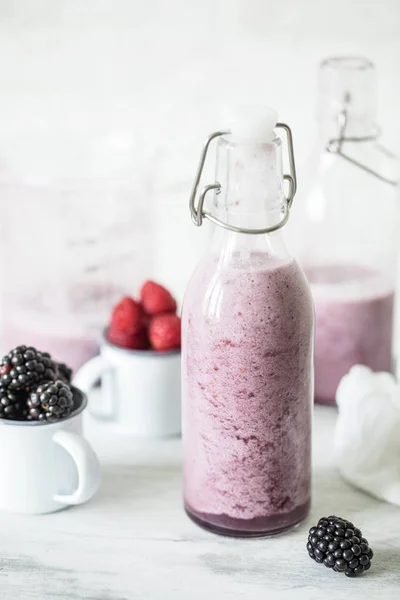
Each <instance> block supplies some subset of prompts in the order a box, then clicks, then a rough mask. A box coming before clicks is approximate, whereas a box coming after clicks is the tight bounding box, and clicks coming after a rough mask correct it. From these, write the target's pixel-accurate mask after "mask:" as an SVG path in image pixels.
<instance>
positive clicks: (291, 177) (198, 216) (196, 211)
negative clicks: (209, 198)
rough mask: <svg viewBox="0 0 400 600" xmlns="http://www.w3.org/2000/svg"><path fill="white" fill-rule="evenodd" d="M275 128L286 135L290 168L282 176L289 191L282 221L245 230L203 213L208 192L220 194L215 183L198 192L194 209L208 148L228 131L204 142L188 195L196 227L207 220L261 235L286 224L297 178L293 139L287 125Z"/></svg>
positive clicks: (232, 228)
mask: <svg viewBox="0 0 400 600" xmlns="http://www.w3.org/2000/svg"><path fill="white" fill-rule="evenodd" d="M276 128H281V129H283V130H284V131H285V133H286V137H287V144H288V154H289V168H290V173H289V174H288V173H286V174H284V176H283V179H284V180H285V181H287V182H288V183H289V191H288V195H287V196H286V197H285V204H284V209H283V217H282V219H281V220H280V221H279V222H278V223H277V224H276V225H273V226H271V227H265V228H264V229H246V228H243V227H235V226H234V225H230V224H229V223H225V222H224V221H221V220H220V219H218V218H217V217H214V215H212V214H211V213H210V212H208V211H205V210H204V209H203V207H204V200H205V197H206V195H207V194H208V192H210V191H211V190H215V191H216V193H217V194H219V193H220V191H221V184H220V183H218V182H217V181H216V182H215V183H211V184H209V185H206V186H205V187H204V188H203V189H202V191H201V192H200V195H199V201H198V204H197V207H196V196H197V190H198V187H199V183H200V179H201V175H202V173H203V168H204V163H205V162H206V157H207V152H208V149H209V147H210V144H211V142H212V141H213V140H214V139H215V138H217V137H220V136H222V135H229V134H230V133H231V132H230V131H216V132H215V133H212V134H211V135H209V136H208V138H207V139H206V141H205V142H204V146H203V150H202V152H201V155H200V162H199V166H198V168H197V172H196V176H195V179H194V183H193V188H192V192H191V194H190V202H189V207H190V213H191V215H192V221H193V223H194V224H195V225H196V226H197V227H200V226H201V225H202V224H203V219H208V220H209V221H212V222H213V223H215V224H216V225H220V226H221V227H223V228H224V229H229V230H230V231H235V232H236V233H249V234H258V233H260V234H261V233H272V232H273V231H277V230H278V229H280V228H281V227H283V226H284V225H285V224H286V223H287V221H288V218H289V210H290V208H291V206H292V203H293V199H294V196H295V194H296V190H297V178H296V166H295V162H294V150H293V138H292V132H291V130H290V127H289V125H286V124H285V123H277V124H276V126H275V129H276Z"/></svg>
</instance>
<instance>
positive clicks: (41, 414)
mask: <svg viewBox="0 0 400 600" xmlns="http://www.w3.org/2000/svg"><path fill="white" fill-rule="evenodd" d="M27 407H28V413H27V418H28V420H35V421H57V420H59V419H65V417H68V416H69V415H70V414H71V412H72V410H73V408H74V397H73V392H72V390H71V388H70V387H69V385H68V384H67V383H65V381H62V380H61V379H57V380H56V381H48V382H47V383H42V384H40V385H39V386H38V387H37V388H36V390H34V391H33V392H31V394H30V396H29V398H28V401H27Z"/></svg>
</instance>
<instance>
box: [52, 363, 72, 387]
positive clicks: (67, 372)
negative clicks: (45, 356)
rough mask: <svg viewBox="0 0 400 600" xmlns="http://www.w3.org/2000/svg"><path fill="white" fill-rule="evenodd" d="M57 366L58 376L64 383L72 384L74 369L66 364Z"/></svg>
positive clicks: (57, 364)
mask: <svg viewBox="0 0 400 600" xmlns="http://www.w3.org/2000/svg"><path fill="white" fill-rule="evenodd" d="M56 366H57V376H58V378H59V379H61V380H62V381H65V382H66V383H71V381H72V369H70V367H69V366H68V365H66V364H65V363H56Z"/></svg>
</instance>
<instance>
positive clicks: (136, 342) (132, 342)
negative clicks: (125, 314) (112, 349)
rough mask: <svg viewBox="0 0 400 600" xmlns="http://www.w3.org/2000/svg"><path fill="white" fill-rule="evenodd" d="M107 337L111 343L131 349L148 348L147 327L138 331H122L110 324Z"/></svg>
mask: <svg viewBox="0 0 400 600" xmlns="http://www.w3.org/2000/svg"><path fill="white" fill-rule="evenodd" d="M107 339H108V341H109V342H110V343H111V344H114V345H115V346H120V348H128V349H130V350H147V348H148V347H149V341H148V339H147V333H146V330H145V329H140V331H138V332H137V333H131V332H129V331H120V330H119V329H114V327H113V325H111V326H110V328H109V330H108V332H107Z"/></svg>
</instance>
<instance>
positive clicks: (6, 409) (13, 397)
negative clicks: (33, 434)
mask: <svg viewBox="0 0 400 600" xmlns="http://www.w3.org/2000/svg"><path fill="white" fill-rule="evenodd" d="M25 399H26V395H25V394H24V392H12V391H10V390H5V389H4V388H0V419H12V420H19V419H22V418H23V416H24V408H25V406H26V404H25Z"/></svg>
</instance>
